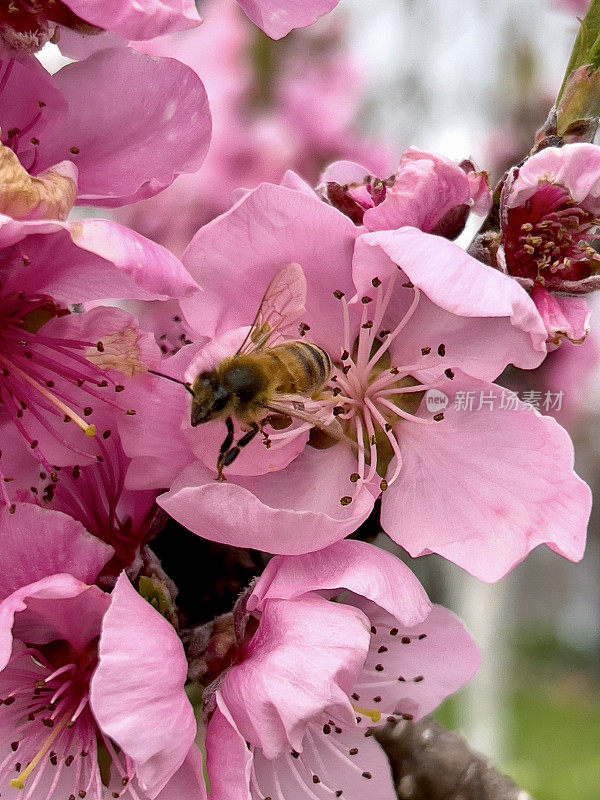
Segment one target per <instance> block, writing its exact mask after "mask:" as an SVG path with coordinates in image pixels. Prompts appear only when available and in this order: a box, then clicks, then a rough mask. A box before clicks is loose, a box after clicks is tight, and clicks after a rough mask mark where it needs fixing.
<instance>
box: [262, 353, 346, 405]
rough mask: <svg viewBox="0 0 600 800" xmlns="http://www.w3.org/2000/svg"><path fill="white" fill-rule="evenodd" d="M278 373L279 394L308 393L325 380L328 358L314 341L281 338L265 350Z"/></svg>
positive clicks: (317, 388) (327, 372) (328, 368)
mask: <svg viewBox="0 0 600 800" xmlns="http://www.w3.org/2000/svg"><path fill="white" fill-rule="evenodd" d="M265 355H267V356H268V358H269V359H272V360H273V362H275V363H273V369H274V371H275V372H276V373H277V375H278V376H279V377H280V382H279V385H278V386H277V391H278V392H279V393H280V394H304V395H311V394H313V393H314V392H316V391H318V390H319V389H320V388H321V387H322V386H324V384H326V383H327V381H328V380H329V376H330V375H331V359H330V358H329V356H328V355H327V353H326V352H325V351H324V350H321V348H320V347H317V345H316V344H309V343H308V342H282V343H281V344H278V345H276V346H275V347H270V348H269V349H268V351H267V352H266V353H265Z"/></svg>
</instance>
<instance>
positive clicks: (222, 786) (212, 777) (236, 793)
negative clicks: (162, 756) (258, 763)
mask: <svg viewBox="0 0 600 800" xmlns="http://www.w3.org/2000/svg"><path fill="white" fill-rule="evenodd" d="M216 699H217V707H216V709H215V711H214V713H213V715H212V717H211V719H210V722H209V723H208V727H207V730H206V770H207V773H208V780H209V784H210V797H211V800H232V798H234V797H235V800H253V798H252V795H251V794H250V781H251V774H252V755H251V753H250V751H249V750H248V748H247V747H246V742H245V740H244V737H243V736H242V734H241V733H240V732H239V730H238V729H237V727H236V725H235V722H234V720H233V718H232V716H231V714H230V713H229V711H228V709H227V706H226V705H225V703H224V702H223V699H222V698H221V697H220V696H219V693H218V692H217V696H216ZM174 800H176V799H175V798H174Z"/></svg>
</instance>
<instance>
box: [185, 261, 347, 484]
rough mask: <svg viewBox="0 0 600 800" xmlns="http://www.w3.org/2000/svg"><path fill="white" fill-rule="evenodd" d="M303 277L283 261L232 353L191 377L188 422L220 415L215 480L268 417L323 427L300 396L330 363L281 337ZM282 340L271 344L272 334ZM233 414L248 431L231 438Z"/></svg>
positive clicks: (313, 388)
mask: <svg viewBox="0 0 600 800" xmlns="http://www.w3.org/2000/svg"><path fill="white" fill-rule="evenodd" d="M305 301H306V279H305V277H304V272H303V271H302V268H301V267H300V265H299V264H288V265H287V266H286V267H284V268H283V269H282V270H281V271H280V272H278V273H277V275H275V277H274V278H273V280H272V281H271V283H270V284H269V286H268V287H267V290H266V292H265V294H264V297H263V299H262V301H261V303H260V306H259V309H258V312H257V314H256V317H255V319H254V322H253V323H252V326H251V328H250V332H249V333H248V336H247V337H246V339H245V340H244V342H243V344H242V346H241V347H240V349H239V350H238V351H237V353H236V354H235V355H233V356H230V357H228V358H224V359H223V361H221V362H220V363H219V364H217V366H216V367H214V369H212V370H210V371H207V372H201V373H200V374H199V375H198V376H197V377H196V378H195V380H194V381H193V383H192V385H191V388H190V393H191V394H192V396H193V399H192V407H191V420H190V421H191V425H192V427H196V426H197V425H202V424H203V423H205V422H211V421H213V420H217V419H223V420H224V421H225V424H226V426H227V436H226V437H225V439H224V441H223V444H222V445H221V447H220V450H219V455H218V458H217V480H220V481H223V480H225V478H224V477H223V468H224V467H228V466H230V465H231V464H232V463H233V462H234V461H235V459H236V458H237V457H238V455H239V453H240V451H241V449H242V448H243V447H245V446H246V445H247V444H249V443H250V442H251V441H252V440H253V439H254V437H255V436H256V435H257V434H258V433H259V431H261V430H262V425H263V424H264V423H265V422H266V421H267V420H268V421H269V423H270V424H271V426H272V427H274V428H285V427H287V426H288V425H290V424H291V421H292V420H291V418H293V417H296V418H298V419H302V420H304V421H307V422H310V423H311V424H313V425H316V426H317V427H325V426H324V425H323V423H322V422H320V421H319V419H318V418H316V417H315V416H314V415H311V414H309V413H305V411H304V403H303V402H301V401H302V400H303V399H307V400H308V399H310V398H311V397H313V396H314V395H315V394H317V393H318V392H319V391H320V390H321V389H323V387H324V386H325V385H326V384H327V382H328V381H329V379H330V376H331V372H332V362H331V359H330V357H329V355H328V353H326V352H325V350H322V349H321V348H320V347H318V346H317V345H315V344H310V343H308V342H302V341H297V340H287V339H283V338H282V337H283V335H284V334H285V333H286V329H289V328H290V326H291V325H292V324H293V323H294V322H297V321H298V319H299V317H300V315H301V314H302V312H303V311H304V304H305ZM274 338H276V339H281V341H279V342H277V343H275V344H271V343H272V341H273V339H274ZM234 419H236V420H237V421H238V422H239V423H240V424H241V425H242V426H243V427H244V428H245V429H247V432H246V433H244V434H243V436H241V437H240V438H239V439H238V440H237V442H235V443H234V424H233V420H234Z"/></svg>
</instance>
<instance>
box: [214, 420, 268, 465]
mask: <svg viewBox="0 0 600 800" xmlns="http://www.w3.org/2000/svg"><path fill="white" fill-rule="evenodd" d="M259 430H260V428H259V426H258V425H257V424H256V423H254V424H253V425H252V427H251V428H250V430H249V431H248V433H245V434H244V435H243V436H242V438H241V439H238V440H237V443H236V444H235V445H234V446H233V447H230V448H229V450H228V451H227V452H226V453H225V454H224V455H223V460H222V461H221V469H222V468H223V467H228V466H229V465H230V464H233V462H234V461H235V460H236V458H237V457H238V456H239V454H240V450H241V449H242V447H246V445H247V444H250V442H251V441H252V439H254V437H255V436H256V434H257V433H258V432H259Z"/></svg>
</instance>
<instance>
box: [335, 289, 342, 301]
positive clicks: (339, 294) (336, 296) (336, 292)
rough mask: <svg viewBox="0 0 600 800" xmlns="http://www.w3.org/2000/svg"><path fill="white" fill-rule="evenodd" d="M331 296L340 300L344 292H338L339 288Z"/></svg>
mask: <svg viewBox="0 0 600 800" xmlns="http://www.w3.org/2000/svg"><path fill="white" fill-rule="evenodd" d="M333 296H334V297H335V299H336V300H341V299H342V297H344V292H340V290H339V289H336V290H335V292H334V293H333Z"/></svg>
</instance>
